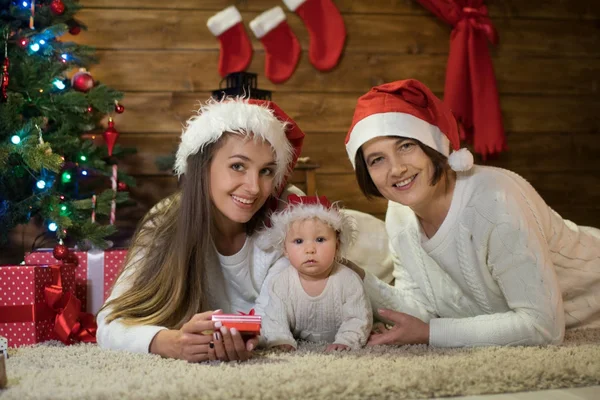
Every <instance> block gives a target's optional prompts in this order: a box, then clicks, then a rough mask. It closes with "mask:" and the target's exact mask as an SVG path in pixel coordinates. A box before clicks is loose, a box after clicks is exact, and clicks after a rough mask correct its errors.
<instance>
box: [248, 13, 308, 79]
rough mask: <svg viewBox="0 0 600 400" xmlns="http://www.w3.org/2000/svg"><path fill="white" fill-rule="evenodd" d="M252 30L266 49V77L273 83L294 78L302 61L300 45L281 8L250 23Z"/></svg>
mask: <svg viewBox="0 0 600 400" xmlns="http://www.w3.org/2000/svg"><path fill="white" fill-rule="evenodd" d="M250 29H251V30H252V32H254V35H255V36H256V37H257V38H258V39H259V40H260V41H261V42H262V44H263V46H264V47H265V52H266V57H265V75H266V76H267V78H269V80H270V81H271V82H273V83H282V82H285V81H286V80H288V79H289V77H290V76H292V73H293V72H294V70H295V69H296V65H298V61H299V60H300V53H301V49H300V43H298V39H297V38H296V35H294V32H292V30H291V29H290V26H289V25H288V23H287V21H286V19H285V13H284V12H283V10H282V9H281V7H279V6H277V7H273V8H271V9H270V10H267V11H265V12H264V13H262V14H260V15H259V16H258V17H256V18H254V19H253V20H252V21H251V22H250Z"/></svg>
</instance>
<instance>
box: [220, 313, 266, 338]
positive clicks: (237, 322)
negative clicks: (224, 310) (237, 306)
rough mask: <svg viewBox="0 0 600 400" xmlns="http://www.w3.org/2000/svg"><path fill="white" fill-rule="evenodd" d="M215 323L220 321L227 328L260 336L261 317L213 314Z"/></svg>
mask: <svg viewBox="0 0 600 400" xmlns="http://www.w3.org/2000/svg"><path fill="white" fill-rule="evenodd" d="M212 320H213V321H220V322H221V323H222V324H223V326H226V327H227V328H229V329H231V328H235V329H237V330H238V331H239V332H240V333H242V334H252V335H260V326H261V323H262V317H261V316H260V315H254V314H252V315H237V314H213V315H212Z"/></svg>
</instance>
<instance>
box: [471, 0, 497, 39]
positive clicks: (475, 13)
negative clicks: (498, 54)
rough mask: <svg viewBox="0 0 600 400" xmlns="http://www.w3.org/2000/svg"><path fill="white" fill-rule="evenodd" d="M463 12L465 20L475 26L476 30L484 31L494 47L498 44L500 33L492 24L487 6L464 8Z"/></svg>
mask: <svg viewBox="0 0 600 400" xmlns="http://www.w3.org/2000/svg"><path fill="white" fill-rule="evenodd" d="M462 11H463V16H464V18H465V19H466V20H467V21H468V22H469V23H470V24H471V26H473V27H474V28H475V29H479V30H482V31H483V32H484V33H485V36H486V37H487V38H488V40H489V41H490V43H492V44H493V45H494V46H495V45H497V44H498V32H497V31H496V28H495V27H494V25H493V24H492V20H491V19H490V16H489V14H488V9H487V7H486V6H484V5H482V6H479V7H477V8H474V7H464V8H463V9H462Z"/></svg>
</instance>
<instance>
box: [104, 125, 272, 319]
mask: <svg viewBox="0 0 600 400" xmlns="http://www.w3.org/2000/svg"><path fill="white" fill-rule="evenodd" d="M229 135H231V134H230V133H224V134H223V135H222V137H221V138H220V139H219V140H218V141H217V142H215V143H211V144H209V145H207V146H206V147H205V148H204V149H203V150H202V151H200V152H198V153H196V154H194V155H191V156H189V157H188V159H187V172H186V174H185V175H184V176H183V178H182V184H181V190H180V191H179V192H177V193H176V194H174V195H172V196H170V198H167V199H165V200H163V202H161V203H159V205H158V206H156V207H154V208H153V209H152V210H150V212H148V214H146V216H145V217H144V218H143V220H142V221H141V222H140V224H139V225H138V228H137V230H136V233H135V235H134V239H133V245H132V246H131V249H130V251H129V253H128V256H127V260H126V262H125V265H126V267H125V269H124V270H123V271H122V272H121V274H122V275H123V274H125V275H127V274H128V272H129V270H130V269H131V268H133V269H134V271H135V272H134V274H133V275H132V276H128V278H127V279H133V281H132V285H131V288H130V289H129V290H128V291H127V292H125V293H123V294H122V295H121V296H119V297H117V298H115V299H113V300H111V301H109V302H107V303H106V304H105V305H104V306H103V307H102V309H105V308H109V309H110V312H109V314H108V316H107V317H106V321H107V322H111V321H113V320H115V319H118V318H120V319H121V320H122V321H123V322H124V323H126V324H132V325H133V324H135V325H138V324H140V325H160V326H166V327H168V328H171V329H178V328H180V327H181V326H182V325H183V324H184V323H185V322H187V321H188V320H189V319H190V318H191V317H192V316H193V315H194V314H196V313H198V312H202V311H206V304H207V302H206V298H205V294H206V284H207V283H206V279H205V264H206V262H207V260H209V259H210V258H209V257H210V255H211V254H215V249H214V246H213V244H212V239H211V238H212V231H213V225H212V224H213V212H212V208H213V205H212V201H211V199H210V182H209V180H210V178H209V176H210V164H211V161H212V159H213V156H214V154H215V152H216V151H217V150H218V149H219V148H220V147H221V146H222V145H223V143H224V140H225V138H226V137H227V136H229ZM270 200H271V199H270V198H269V199H267V201H266V202H265V205H263V207H262V208H261V209H260V210H259V211H258V212H257V213H256V214H255V215H254V216H253V217H252V219H251V220H250V221H249V222H248V223H246V233H247V234H249V235H250V234H252V233H253V232H254V231H255V230H256V228H257V227H258V226H259V225H261V224H262V223H263V221H264V219H265V216H266V213H267V210H268V207H267V204H269V201H270ZM213 259H214V258H213Z"/></svg>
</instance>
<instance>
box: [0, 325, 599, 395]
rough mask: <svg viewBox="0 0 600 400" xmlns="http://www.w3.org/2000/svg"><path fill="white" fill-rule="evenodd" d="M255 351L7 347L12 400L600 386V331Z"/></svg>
mask: <svg viewBox="0 0 600 400" xmlns="http://www.w3.org/2000/svg"><path fill="white" fill-rule="evenodd" d="M323 348H324V347H323V346H317V345H314V344H303V345H302V346H301V347H300V349H299V351H297V352H296V353H290V354H286V353H276V352H259V353H257V354H256V356H255V358H254V359H252V360H251V361H249V362H246V363H219V362H215V363H206V364H189V363H187V362H184V361H179V360H168V359H162V358H160V357H158V356H154V355H141V354H130V353H126V352H118V351H108V350H102V349H100V348H98V347H97V346H95V345H75V346H70V347H65V346H63V345H62V344H60V343H57V342H47V343H42V344H39V345H36V346H31V347H22V348H19V349H11V351H10V358H9V359H8V360H7V365H6V369H7V374H8V387H7V388H6V389H4V390H0V398H1V399H2V400H9V399H19V400H26V399H78V400H83V399H116V398H123V399H238V398H240V399H284V400H289V399H303V400H305V399H337V398H343V399H363V398H378V399H379V398H381V399H385V398H389V399H404V398H430V397H445V396H459V395H474V394H491V393H508V392H520V391H530V390H542V389H559V388H572V387H580V386H591V385H599V384H600V329H594V330H585V331H574V332H567V337H566V340H565V343H564V344H563V345H561V346H547V347H504V348H500V347H493V348H475V349H435V348H429V347H427V346H403V347H389V346H380V347H377V348H368V349H362V350H359V351H353V352H344V353H337V354H324V353H322V349H323Z"/></svg>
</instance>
